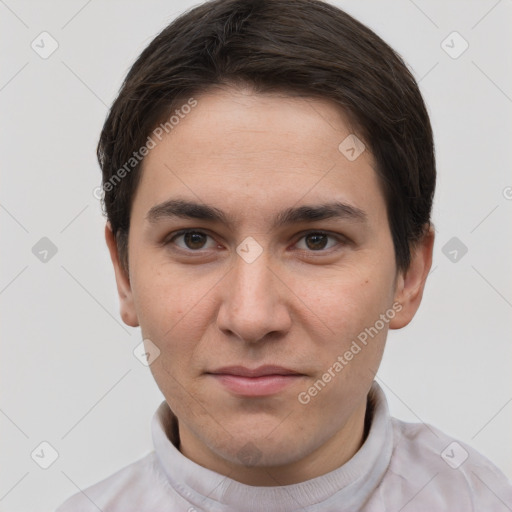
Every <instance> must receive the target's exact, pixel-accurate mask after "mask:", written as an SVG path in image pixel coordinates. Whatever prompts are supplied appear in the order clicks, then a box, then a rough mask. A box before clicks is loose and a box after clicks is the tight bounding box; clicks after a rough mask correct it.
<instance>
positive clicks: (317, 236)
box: [297, 232, 336, 251]
mask: <svg viewBox="0 0 512 512" xmlns="http://www.w3.org/2000/svg"><path fill="white" fill-rule="evenodd" d="M329 238H330V239H332V240H334V243H333V244H332V245H330V246H328V244H329ZM302 241H304V243H303V246H304V247H299V245H300V242H302ZM335 245H336V238H335V237H334V236H332V235H328V234H327V233H323V232H314V233H308V234H306V235H304V236H303V237H302V238H301V239H300V240H299V243H298V244H297V247H298V248H299V249H303V250H309V251H322V250H325V249H330V248H331V247H334V246H335Z"/></svg>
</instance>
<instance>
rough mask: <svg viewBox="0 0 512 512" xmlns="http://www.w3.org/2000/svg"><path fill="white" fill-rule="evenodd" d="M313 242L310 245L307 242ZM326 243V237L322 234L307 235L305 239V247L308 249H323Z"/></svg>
mask: <svg viewBox="0 0 512 512" xmlns="http://www.w3.org/2000/svg"><path fill="white" fill-rule="evenodd" d="M310 240H313V243H312V244H310V243H309V241H310ZM326 243H327V236H326V235H322V234H318V233H317V234H314V235H308V236H307V237H306V245H307V246H308V248H309V249H316V250H318V249H323V248H324V247H325V245H326Z"/></svg>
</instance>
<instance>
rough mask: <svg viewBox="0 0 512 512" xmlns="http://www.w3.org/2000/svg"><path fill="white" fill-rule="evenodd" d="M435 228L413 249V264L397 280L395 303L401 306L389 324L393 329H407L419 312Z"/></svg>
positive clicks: (430, 261)
mask: <svg viewBox="0 0 512 512" xmlns="http://www.w3.org/2000/svg"><path fill="white" fill-rule="evenodd" d="M433 249H434V227H433V226H430V227H429V229H428V231H427V232H426V233H425V234H424V235H423V238H422V239H421V240H420V241H419V242H417V243H416V244H415V246H414V247H413V248H412V249H411V263H410V265H409V268H408V269H407V271H405V272H401V273H400V274H399V276H398V278H397V285H396V292H395V302H397V303H399V304H401V306H402V308H401V310H400V312H399V313H397V315H396V316H395V318H393V320H392V321H391V322H390V323H389V327H390V328H391V329H401V328H402V327H405V326H406V325H407V324H408V323H409V322H410V321H411V320H412V319H413V317H414V315H415V314H416V311H417V310H418V308H419V306H420V304H421V299H422V297H423V290H424V289H425V283H426V280H427V277H428V274H429V272H430V268H431V266H432V252H433Z"/></svg>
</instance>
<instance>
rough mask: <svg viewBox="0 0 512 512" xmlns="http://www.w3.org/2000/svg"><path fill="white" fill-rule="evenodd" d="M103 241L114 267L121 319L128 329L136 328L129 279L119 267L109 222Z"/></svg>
mask: <svg viewBox="0 0 512 512" xmlns="http://www.w3.org/2000/svg"><path fill="white" fill-rule="evenodd" d="M105 240H106V242H107V247H108V250H109V252H110V258H111V259H112V264H113V265H114V272H115V275H116V283H117V293H118V295H119V303H120V309H121V318H122V319H123V322H124V323H125V324H126V325H129V326H130V327H138V326H139V320H138V318H137V313H136V311H135V304H134V302H133V294H132V289H131V286H130V278H129V276H128V273H127V271H125V270H124V268H123V267H122V265H121V261H120V258H119V251H118V248H117V243H116V240H115V237H114V233H113V232H112V226H111V225H110V222H107V224H106V226H105Z"/></svg>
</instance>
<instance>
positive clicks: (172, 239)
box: [163, 229, 347, 254]
mask: <svg viewBox="0 0 512 512" xmlns="http://www.w3.org/2000/svg"><path fill="white" fill-rule="evenodd" d="M188 233H196V234H200V235H205V236H207V237H209V238H211V239H213V237H212V236H211V235H209V234H208V233H205V232H204V231H200V230H197V229H183V230H181V231H178V232H176V233H174V234H173V235H172V236H171V237H170V238H167V239H166V240H165V241H164V243H163V245H164V246H169V245H171V244H174V242H175V240H176V239H177V238H179V237H182V236H184V235H186V234H188ZM309 235H323V236H327V237H328V238H332V239H334V240H336V241H337V242H338V243H337V245H341V246H343V245H346V244H347V239H346V238H345V237H343V236H341V235H334V234H331V233H328V232H326V231H322V230H311V231H307V232H305V233H303V234H302V236H301V237H300V238H299V239H298V240H297V242H295V244H297V243H298V242H299V241H301V240H302V239H304V238H306V237H307V236H309ZM331 249H333V247H330V248H328V249H319V250H317V251H315V250H308V249H298V250H299V251H302V252H307V253H310V254H316V253H318V254H328V253H330V252H331ZM176 250H177V251H178V252H180V251H181V252H185V253H188V254H191V253H192V254H193V253H197V254H201V253H202V252H203V251H205V250H208V249H197V250H194V249H188V248H187V249H184V248H183V247H177V249H176Z"/></svg>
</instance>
